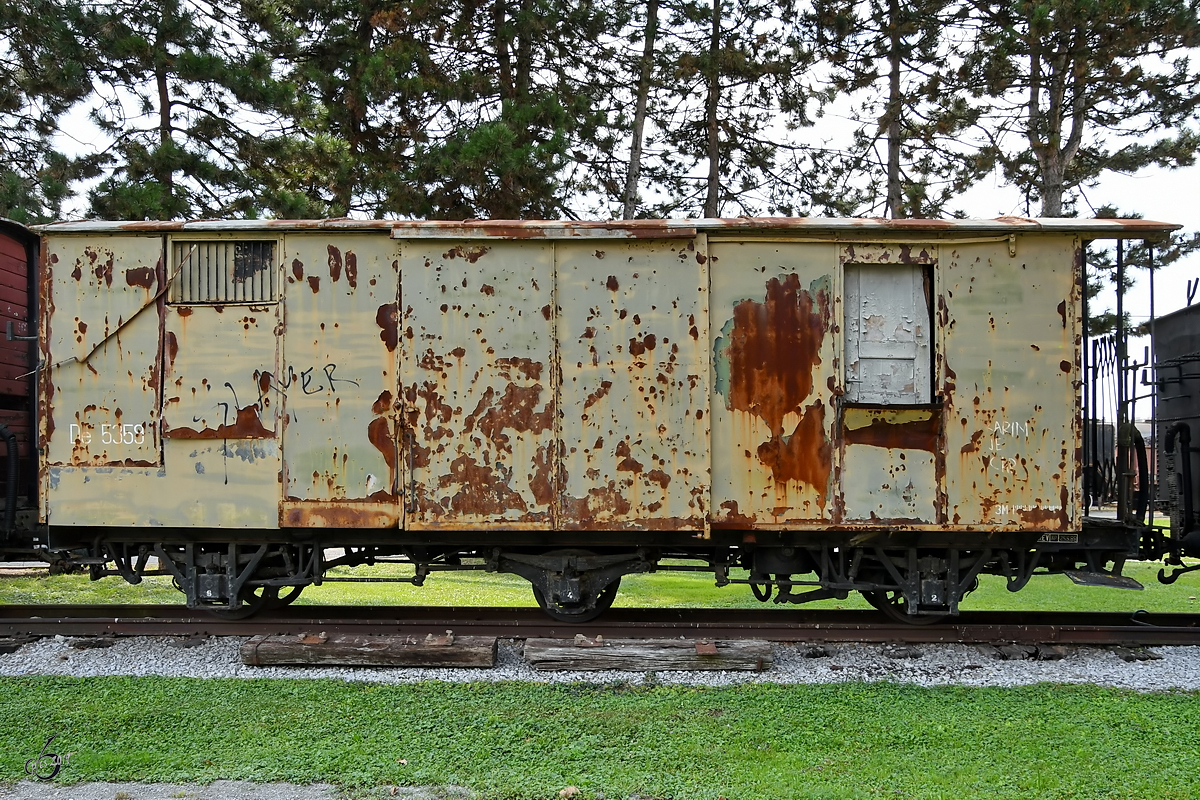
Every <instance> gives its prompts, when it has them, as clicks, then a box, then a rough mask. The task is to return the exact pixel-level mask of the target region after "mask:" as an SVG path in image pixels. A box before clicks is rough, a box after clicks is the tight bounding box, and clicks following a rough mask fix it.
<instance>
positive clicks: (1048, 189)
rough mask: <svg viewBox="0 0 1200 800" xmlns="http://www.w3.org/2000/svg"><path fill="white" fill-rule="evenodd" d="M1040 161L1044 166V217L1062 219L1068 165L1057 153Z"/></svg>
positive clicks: (1050, 154)
mask: <svg viewBox="0 0 1200 800" xmlns="http://www.w3.org/2000/svg"><path fill="white" fill-rule="evenodd" d="M1040 160H1041V164H1042V187H1041V189H1042V216H1043V217H1061V216H1062V215H1063V210H1062V204H1063V185H1064V182H1065V173H1066V164H1064V163H1063V159H1062V158H1061V157H1059V155H1058V154H1057V153H1049V154H1047V155H1046V157H1045V158H1043V159H1040Z"/></svg>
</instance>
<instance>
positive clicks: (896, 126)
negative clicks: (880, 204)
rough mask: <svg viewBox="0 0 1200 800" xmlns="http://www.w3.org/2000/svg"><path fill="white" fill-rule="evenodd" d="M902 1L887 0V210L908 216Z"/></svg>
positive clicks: (893, 214) (890, 215)
mask: <svg viewBox="0 0 1200 800" xmlns="http://www.w3.org/2000/svg"><path fill="white" fill-rule="evenodd" d="M899 16H900V3H899V2H898V0H889V2H888V29H889V30H888V39H889V42H888V43H889V47H890V51H889V53H888V61H889V65H890V70H889V75H888V106H887V120H888V124H887V142H888V159H887V211H886V214H885V216H888V217H890V218H892V219H896V218H897V217H903V216H906V215H905V213H904V210H903V208H902V206H901V203H902V202H903V193H902V192H901V190H900V108H901V101H902V100H903V98H902V97H901V94H900V20H899V19H898V17H899Z"/></svg>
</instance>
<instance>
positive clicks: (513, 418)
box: [467, 383, 554, 452]
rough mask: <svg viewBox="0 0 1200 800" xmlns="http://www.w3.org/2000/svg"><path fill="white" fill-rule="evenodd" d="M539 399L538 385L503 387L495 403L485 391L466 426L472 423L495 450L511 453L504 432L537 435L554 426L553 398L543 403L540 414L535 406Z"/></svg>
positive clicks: (489, 389) (489, 392)
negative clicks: (501, 393)
mask: <svg viewBox="0 0 1200 800" xmlns="http://www.w3.org/2000/svg"><path fill="white" fill-rule="evenodd" d="M541 395H542V385H541V384H540V383H535V384H534V385H533V386H517V385H516V384H513V383H510V384H508V386H506V387H504V394H503V395H501V396H500V398H499V399H498V400H497V399H496V392H495V390H494V389H492V387H490V386H489V387H488V389H487V391H486V392H484V393H483V397H481V398H480V399H479V403H478V405H476V407H475V410H474V411H473V412H472V413H471V415H470V417H469V418H468V423H467V424H468V425H470V424H472V423H471V420H473V421H474V426H475V427H476V428H478V430H479V432H480V433H482V434H483V435H484V436H486V437H488V439H490V440H491V441H492V443H493V444H495V445H496V448H497V449H498V450H501V451H506V452H512V448H510V447H509V445H508V436H507V435H505V434H504V431H505V430H506V429H511V430H513V431H516V432H518V433H532V434H534V435H537V434H539V433H541V432H542V431H545V430H547V429H549V428H550V426H551V425H553V424H554V398H553V396H551V398H550V399H549V400H548V401H547V402H546V405H545V406H543V407H542V408H541V409H540V410H539V409H538V402H539V401H540V399H541Z"/></svg>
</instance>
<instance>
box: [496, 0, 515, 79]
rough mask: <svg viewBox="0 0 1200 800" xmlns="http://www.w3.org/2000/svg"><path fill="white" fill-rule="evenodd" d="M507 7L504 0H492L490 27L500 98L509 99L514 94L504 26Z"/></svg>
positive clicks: (506, 21)
mask: <svg viewBox="0 0 1200 800" xmlns="http://www.w3.org/2000/svg"><path fill="white" fill-rule="evenodd" d="M507 17H508V9H507V8H506V6H505V2H504V0H493V3H492V28H493V33H494V35H495V37H496V44H495V47H496V66H497V68H498V69H499V72H500V98H501V99H502V100H507V99H511V98H512V97H513V96H514V95H515V94H516V91H515V87H514V86H513V71H512V61H511V60H510V59H509V55H508V36H507V34H506V33H505V30H504V29H505V27H506V25H507V23H508V19H507Z"/></svg>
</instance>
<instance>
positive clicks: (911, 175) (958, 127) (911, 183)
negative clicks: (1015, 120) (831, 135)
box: [811, 0, 986, 217]
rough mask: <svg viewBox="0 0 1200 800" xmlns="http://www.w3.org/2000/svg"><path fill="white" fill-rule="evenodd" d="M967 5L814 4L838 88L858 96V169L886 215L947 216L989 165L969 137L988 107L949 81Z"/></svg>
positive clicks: (910, 1)
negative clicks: (965, 135)
mask: <svg viewBox="0 0 1200 800" xmlns="http://www.w3.org/2000/svg"><path fill="white" fill-rule="evenodd" d="M963 13H964V7H963V6H962V5H961V4H960V3H957V2H955V0H906V2H900V0H816V2H815V3H814V6H813V13H812V17H811V24H812V26H813V29H814V36H815V38H816V40H817V43H818V49H819V51H820V53H821V55H822V56H824V59H825V66H827V67H828V69H829V73H830V80H831V85H832V90H833V96H836V97H842V98H856V102H857V103H858V105H856V108H855V115H854V116H855V118H856V123H857V127H856V128H855V130H854V134H853V142H854V153H853V158H854V169H855V171H856V172H859V173H861V174H862V175H864V176H867V177H868V180H869V182H870V194H871V195H872V197H873V198H874V199H873V202H872V204H871V205H872V207H873V208H872V209H871V210H875V211H878V210H882V212H883V215H884V216H888V217H914V216H918V217H919V216H925V217H934V216H939V215H940V214H943V213H945V210H946V206H947V204H948V203H949V202H950V201H951V200H952V199H953V198H955V197H957V196H958V195H959V194H960V193H961V192H962V191H963V190H964V189H965V188H967V187H968V186H969V185H970V184H971V183H973V182H974V181H975V180H977V179H978V178H979V177H980V176H981V174H982V173H983V172H984V171H985V169H986V164H982V163H981V162H980V160H979V159H978V157H977V154H976V152H975V151H974V149H973V148H970V147H965V146H963V145H962V144H961V143H960V141H959V137H960V136H961V133H962V131H963V130H964V129H966V128H967V127H969V126H970V125H972V124H974V123H975V122H977V121H978V118H979V111H978V109H972V108H971V107H970V106H969V105H968V104H967V102H966V99H965V97H964V95H963V92H962V91H961V89H959V88H956V87H954V84H953V82H952V81H948V80H947V78H948V77H952V76H953V73H952V72H949V70H951V69H952V68H953V65H954V64H955V63H956V62H957V61H959V60H960V59H961V54H960V52H959V48H960V47H961V45H962V43H963V37H962V34H961V32H960V30H959V26H960V18H961V17H962V16H963ZM843 102H848V100H843ZM876 187H881V189H877V188H876ZM880 206H882V209H880ZM868 213H869V211H868Z"/></svg>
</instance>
